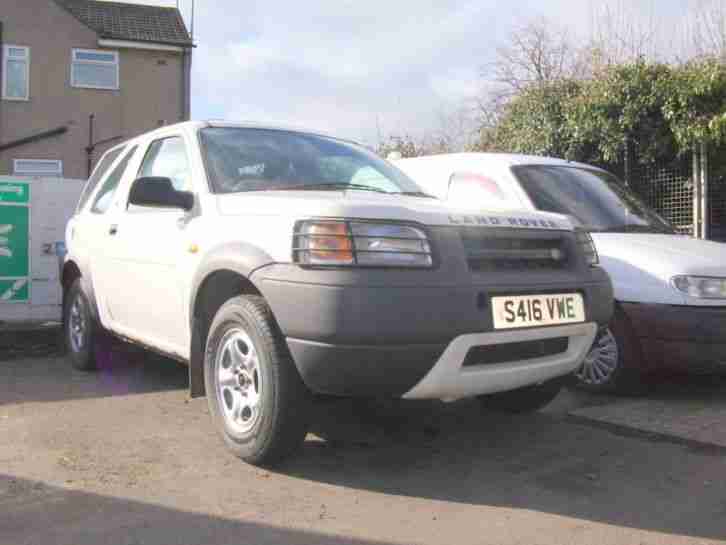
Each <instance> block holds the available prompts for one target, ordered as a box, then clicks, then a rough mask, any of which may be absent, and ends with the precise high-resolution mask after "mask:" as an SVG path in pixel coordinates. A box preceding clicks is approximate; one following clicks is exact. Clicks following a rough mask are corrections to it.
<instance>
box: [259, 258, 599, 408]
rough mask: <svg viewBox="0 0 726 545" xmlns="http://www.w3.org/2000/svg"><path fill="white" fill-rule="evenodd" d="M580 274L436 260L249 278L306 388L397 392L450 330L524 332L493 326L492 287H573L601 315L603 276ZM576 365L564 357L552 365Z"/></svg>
mask: <svg viewBox="0 0 726 545" xmlns="http://www.w3.org/2000/svg"><path fill="white" fill-rule="evenodd" d="M466 272H467V273H468V271H466ZM587 274H588V275H589V276H586V277H583V276H577V275H574V274H567V275H560V276H559V277H557V276H554V275H546V274H542V273H540V274H533V275H532V276H531V277H529V278H525V279H523V278H521V277H520V278H516V279H515V280H516V282H513V281H512V279H511V278H509V279H507V278H504V277H502V276H499V277H497V276H496V275H486V276H481V277H473V276H471V275H469V274H466V275H464V274H458V272H455V271H452V270H451V269H448V268H445V267H443V266H442V267H441V268H440V269H436V270H425V271H424V270H387V271H380V270H352V269H351V270H346V269H336V270H320V269H318V270H312V269H303V268H301V267H298V266H296V265H288V264H276V265H270V266H267V267H263V268H261V269H259V270H257V271H256V272H255V273H254V275H253V277H252V279H253V281H254V282H255V285H256V286H258V288H259V289H260V290H261V291H262V294H263V295H264V296H265V298H266V299H267V301H268V302H269V304H270V306H271V308H272V311H273V313H274V314H275V317H276V319H277V321H278V324H279V326H280V329H281V331H282V333H283V334H284V335H285V337H286V338H287V342H288V346H289V348H290V351H291V353H292V356H293V359H294V361H295V363H296V365H297V367H298V370H299V371H300V374H301V376H302V378H303V380H304V381H305V383H306V384H307V385H308V387H309V388H310V389H311V390H313V391H314V392H319V393H329V394H338V395H365V396H369V395H376V396H402V395H404V394H406V393H407V392H409V391H411V390H412V389H413V388H414V387H415V386H416V385H417V384H418V383H419V382H420V381H421V380H422V379H423V378H424V377H425V376H426V375H427V373H429V372H430V371H431V370H432V369H433V368H434V366H435V365H436V364H437V362H439V361H440V358H441V357H442V354H444V352H445V351H446V350H447V347H450V346H451V345H452V343H454V342H456V339H457V338H460V337H462V336H467V335H480V334H487V333H490V334H492V335H498V336H503V337H511V338H515V339H516V338H520V339H525V338H527V333H525V332H524V331H522V330H519V331H514V332H511V333H510V334H509V335H503V333H504V332H496V333H494V326H493V317H492V311H491V305H490V299H491V297H493V296H497V295H503V294H517V295H521V294H527V293H530V294H532V293H563V292H568V291H569V292H579V293H581V294H582V295H583V297H584V299H585V307H586V317H585V321H586V322H588V323H590V324H601V325H604V324H606V323H607V322H608V321H609V319H610V316H611V313H612V287H611V284H610V281H609V279H608V277H607V275H606V274H605V273H604V272H603V271H601V270H600V269H592V270H590V271H588V273H587ZM593 327H594V326H593ZM554 329H557V328H536V329H532V330H530V331H550V332H553V330H554ZM545 336H547V334H545ZM576 336H578V338H580V337H581V336H582V335H576ZM487 339H489V337H487ZM492 339H494V337H492ZM490 340H491V339H490ZM506 365H508V366H509V367H513V366H515V365H514V363H513V362H510V363H508V364H506ZM573 365H575V364H565V365H564V366H563V367H561V368H559V369H558V372H559V371H561V373H559V374H566V373H567V372H569V371H570V370H571V369H570V367H572V366H573ZM467 371H469V370H467ZM520 378H521V375H520ZM548 378H549V377H548ZM518 380H520V379H518Z"/></svg>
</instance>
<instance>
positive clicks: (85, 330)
mask: <svg viewBox="0 0 726 545" xmlns="http://www.w3.org/2000/svg"><path fill="white" fill-rule="evenodd" d="M103 337H104V335H103V330H102V329H101V327H100V324H99V323H98V322H97V321H96V319H95V317H94V315H93V312H92V311H91V303H90V301H89V299H88V296H87V295H86V294H85V292H84V291H83V287H82V286H81V279H80V278H77V279H76V280H75V281H74V282H73V284H71V287H70V288H68V291H67V292H66V293H65V295H64V297H63V338H64V343H65V347H66V353H67V355H68V359H69V360H70V362H71V365H73V367H74V368H76V369H78V370H79V371H93V370H95V369H96V368H97V361H96V354H97V351H98V344H99V342H100V341H101V340H102V338H103Z"/></svg>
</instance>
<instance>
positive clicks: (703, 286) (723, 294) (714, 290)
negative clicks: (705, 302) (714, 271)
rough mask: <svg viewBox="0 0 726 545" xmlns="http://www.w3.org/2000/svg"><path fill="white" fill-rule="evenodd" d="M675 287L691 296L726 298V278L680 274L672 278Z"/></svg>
mask: <svg viewBox="0 0 726 545" xmlns="http://www.w3.org/2000/svg"><path fill="white" fill-rule="evenodd" d="M671 283H672V284H673V287H674V288H676V289H677V290H678V291H682V292H683V293H685V294H686V295H690V296H691V297H699V298H701V299H726V278H714V277H711V276H690V275H685V274H683V275H679V276H674V277H673V278H672V279H671Z"/></svg>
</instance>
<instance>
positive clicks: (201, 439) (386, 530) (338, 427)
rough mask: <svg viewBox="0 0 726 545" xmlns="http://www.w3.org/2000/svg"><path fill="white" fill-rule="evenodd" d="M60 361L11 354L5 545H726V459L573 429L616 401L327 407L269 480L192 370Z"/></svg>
mask: <svg viewBox="0 0 726 545" xmlns="http://www.w3.org/2000/svg"><path fill="white" fill-rule="evenodd" d="M16 341H17V339H16ZM6 343H7V338H5V341H4V342H3V338H2V337H1V336H0V346H5V347H6V348H7V344H6ZM31 344H32V343H31ZM48 346H49V347H50V348H48V350H46V351H45V355H43V356H42V357H31V358H19V357H18V355H19V353H18V352H17V351H16V352H15V353H14V354H15V355H12V356H11V355H10V354H9V351H8V350H6V351H5V352H4V353H0V544H2V545H5V544H8V545H10V544H12V545H24V544H28V545H30V544H32V545H35V544H38V545H40V544H44V545H45V544H56V543H57V544H68V545H83V544H94V545H95V544H124V545H141V544H144V545H148V544H159V545H173V544H190V545H192V544H194V545H196V544H202V543H209V544H268V543H269V544H287V543H290V544H302V543H305V544H308V543H309V544H333V543H351V544H361V545H362V544H367V543H391V544H393V543H396V544H413V543H422V544H423V543H426V544H428V543H432V544H433V543H437V544H447V545H453V544H457V545H458V544H469V543H471V544H474V543H477V544H496V545H505V544H527V545H533V544H558V545H559V544H570V543H572V544H575V543H577V544H579V543H583V544H616V543H617V544H628V545H630V544H676V543H710V542H719V540H722V539H726V479H724V476H725V475H726V454H724V451H723V450H721V449H696V448H694V447H692V446H688V445H682V444H672V443H669V442H664V441H654V440H650V439H648V438H647V437H640V436H626V435H622V434H616V433H613V431H612V430H606V429H601V428H597V427H591V426H588V425H586V424H584V423H582V422H577V421H573V420H571V419H569V418H568V417H567V413H568V411H569V410H570V409H571V408H573V407H578V406H583V405H588V404H590V405H591V404H597V403H604V402H606V401H607V400H604V399H602V398H592V397H588V396H584V395H582V394H573V393H567V392H566V393H563V394H562V395H561V396H560V398H558V400H556V401H555V403H554V404H553V405H552V406H551V407H549V408H548V409H547V410H545V411H544V412H540V413H537V414H534V415H528V416H517V417H512V416H501V415H495V414H488V413H484V412H482V411H481V410H480V409H479V407H478V406H477V405H476V404H475V403H472V402H459V403H455V404H451V405H444V404H441V403H402V402H396V403H394V402H380V401H379V402H373V401H368V402H365V401H350V400H337V401H326V402H324V403H320V404H319V405H318V406H317V407H316V414H315V418H314V419H313V420H314V425H313V429H312V432H311V434H310V435H309V436H308V439H307V441H306V443H305V446H304V448H303V450H302V452H301V453H300V455H299V456H298V457H297V458H295V459H293V460H291V461H289V462H288V463H286V464H285V465H284V466H283V467H281V468H279V469H277V470H275V471H267V470H261V469H257V468H253V467H250V466H247V465H245V464H244V463H242V462H240V461H239V460H238V459H236V458H234V457H233V456H231V455H230V454H229V453H228V452H227V451H226V450H225V448H224V446H223V444H222V442H221V440H220V439H219V438H218V437H217V435H216V432H215V431H214V430H213V429H212V426H211V425H210V421H209V415H208V411H207V407H206V400H204V399H195V400H191V401H190V400H189V399H188V398H187V395H186V390H185V388H186V382H187V375H186V369H185V368H184V367H182V366H180V365H178V364H176V363H174V362H170V361H168V360H165V359H161V358H157V357H153V356H150V355H148V354H145V353H142V352H137V351H133V350H131V351H129V350H126V349H122V348H119V349H115V350H114V351H110V352H108V353H107V354H105V357H104V358H103V365H102V369H101V370H100V371H99V372H97V373H92V374H84V373H80V372H77V371H73V370H71V368H70V366H69V365H68V364H67V363H66V362H65V361H64V359H63V358H61V357H58V356H57V355H53V354H54V351H53V350H52V342H49V344H48ZM49 354H50V355H49ZM723 392H724V393H726V388H724V390H723Z"/></svg>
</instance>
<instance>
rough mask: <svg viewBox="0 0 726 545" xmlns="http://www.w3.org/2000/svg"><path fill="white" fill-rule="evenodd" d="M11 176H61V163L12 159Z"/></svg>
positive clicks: (46, 160) (45, 160) (44, 160)
mask: <svg viewBox="0 0 726 545" xmlns="http://www.w3.org/2000/svg"><path fill="white" fill-rule="evenodd" d="M13 174H15V175H17V176H48V177H52V178H55V177H57V178H60V177H62V176H63V161H53V160H48V159H14V160H13Z"/></svg>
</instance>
